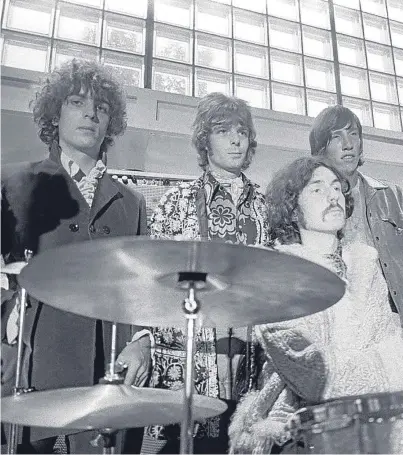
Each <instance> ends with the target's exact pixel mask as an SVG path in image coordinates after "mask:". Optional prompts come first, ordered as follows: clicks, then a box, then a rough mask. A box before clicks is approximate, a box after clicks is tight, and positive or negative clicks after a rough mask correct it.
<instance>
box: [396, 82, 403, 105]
mask: <svg viewBox="0 0 403 455" xmlns="http://www.w3.org/2000/svg"><path fill="white" fill-rule="evenodd" d="M397 92H398V94H399V104H400V105H401V106H403V79H402V78H397Z"/></svg>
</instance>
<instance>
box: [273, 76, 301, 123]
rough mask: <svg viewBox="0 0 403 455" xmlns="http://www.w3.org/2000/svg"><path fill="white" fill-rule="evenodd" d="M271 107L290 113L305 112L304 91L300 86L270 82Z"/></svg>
mask: <svg viewBox="0 0 403 455" xmlns="http://www.w3.org/2000/svg"><path fill="white" fill-rule="evenodd" d="M272 92H273V93H272V100H273V109H274V110H275V111H283V112H289V113H291V114H301V115H304V114H305V105H304V92H303V89H302V88H298V87H290V86H287V85H282V84H277V83H275V82H273V84H272Z"/></svg>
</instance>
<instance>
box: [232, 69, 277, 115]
mask: <svg viewBox="0 0 403 455" xmlns="http://www.w3.org/2000/svg"><path fill="white" fill-rule="evenodd" d="M235 95H236V96H237V97H239V98H242V99H244V100H246V101H248V103H249V104H250V105H251V106H253V107H260V108H262V109H265V108H266V109H267V108H268V107H269V106H270V102H269V99H270V90H269V84H268V83H267V82H266V81H260V80H258V79H255V80H253V79H250V78H243V77H240V76H236V78H235Z"/></svg>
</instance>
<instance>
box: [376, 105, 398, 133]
mask: <svg viewBox="0 0 403 455" xmlns="http://www.w3.org/2000/svg"><path fill="white" fill-rule="evenodd" d="M372 108H373V111H374V124H375V125H374V126H375V128H382V129H384V130H394V131H400V129H401V126H400V119H399V108H398V107H395V106H385V105H383V104H377V103H373V105H372Z"/></svg>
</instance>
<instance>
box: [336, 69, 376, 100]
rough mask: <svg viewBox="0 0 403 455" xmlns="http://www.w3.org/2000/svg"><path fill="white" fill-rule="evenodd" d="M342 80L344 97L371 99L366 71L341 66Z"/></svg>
mask: <svg viewBox="0 0 403 455" xmlns="http://www.w3.org/2000/svg"><path fill="white" fill-rule="evenodd" d="M340 80H341V92H342V93H343V95H349V96H356V97H358V98H369V90H368V79H367V72H366V71H364V70H360V69H358V68H350V67H347V66H343V65H340Z"/></svg>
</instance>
